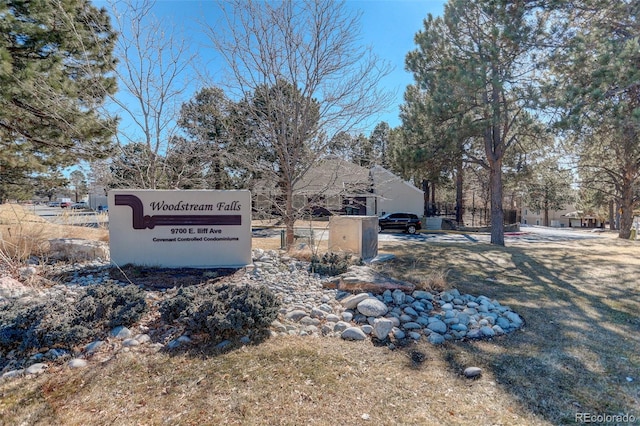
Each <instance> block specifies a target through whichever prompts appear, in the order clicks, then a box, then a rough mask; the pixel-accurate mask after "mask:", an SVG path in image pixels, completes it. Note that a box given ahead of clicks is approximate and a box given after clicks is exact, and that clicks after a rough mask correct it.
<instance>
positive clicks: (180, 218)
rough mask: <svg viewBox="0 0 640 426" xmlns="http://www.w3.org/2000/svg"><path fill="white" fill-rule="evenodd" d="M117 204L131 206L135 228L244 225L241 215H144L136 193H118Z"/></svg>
mask: <svg viewBox="0 0 640 426" xmlns="http://www.w3.org/2000/svg"><path fill="white" fill-rule="evenodd" d="M114 198H115V205H116V206H129V207H131V212H132V216H133V229H146V228H149V229H153V228H155V227H156V226H176V225H196V226H197V225H242V216H240V215H161V214H158V215H154V216H149V215H146V216H145V215H144V206H143V205H142V201H140V198H138V197H136V196H135V195H116V196H115V197H114Z"/></svg>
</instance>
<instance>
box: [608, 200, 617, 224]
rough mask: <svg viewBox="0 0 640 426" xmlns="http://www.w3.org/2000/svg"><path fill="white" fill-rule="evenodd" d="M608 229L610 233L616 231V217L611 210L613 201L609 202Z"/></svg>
mask: <svg viewBox="0 0 640 426" xmlns="http://www.w3.org/2000/svg"><path fill="white" fill-rule="evenodd" d="M609 229H610V230H612V231H613V230H615V229H616V216H615V210H614V208H613V200H610V201H609Z"/></svg>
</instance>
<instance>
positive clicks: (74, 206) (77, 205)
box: [71, 201, 89, 209]
mask: <svg viewBox="0 0 640 426" xmlns="http://www.w3.org/2000/svg"><path fill="white" fill-rule="evenodd" d="M71 208H72V209H88V208H89V204H87V202H86V201H80V202H77V203H73V204H72V205H71Z"/></svg>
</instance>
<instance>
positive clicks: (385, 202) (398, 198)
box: [252, 156, 424, 216]
mask: <svg viewBox="0 0 640 426" xmlns="http://www.w3.org/2000/svg"><path fill="white" fill-rule="evenodd" d="M252 192H253V195H254V201H253V203H254V206H253V207H254V210H255V211H256V212H257V213H261V212H262V213H264V212H273V210H274V209H273V205H272V203H273V202H274V200H277V199H278V193H279V190H278V189H277V188H276V186H275V184H274V183H273V182H260V183H258V185H256V187H255V188H254V189H253V190H252ZM423 203H424V193H423V192H422V190H420V189H418V188H416V187H415V186H413V185H411V184H410V183H409V182H406V181H404V180H402V179H401V178H400V177H398V176H396V175H394V174H393V173H392V172H390V171H388V170H386V169H385V168H383V167H381V166H373V167H372V168H366V167H362V166H358V165H357V164H353V163H350V162H348V161H345V160H343V159H341V158H338V157H336V156H330V157H327V158H325V159H323V160H322V161H320V162H319V163H318V164H317V165H315V166H314V167H312V168H310V169H309V170H308V171H307V172H306V173H305V174H304V176H303V177H302V178H301V179H300V180H299V181H298V182H296V184H295V186H294V195H293V207H294V208H296V209H303V208H305V209H307V210H308V211H307V212H308V213H311V214H314V215H330V214H343V215H368V216H380V215H382V214H383V213H391V212H406V213H415V214H417V215H419V216H422V213H423V209H424V207H423Z"/></svg>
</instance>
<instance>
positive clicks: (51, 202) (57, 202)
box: [47, 201, 60, 207]
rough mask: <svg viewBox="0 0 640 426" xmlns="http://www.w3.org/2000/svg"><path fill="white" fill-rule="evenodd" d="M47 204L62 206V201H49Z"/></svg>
mask: <svg viewBox="0 0 640 426" xmlns="http://www.w3.org/2000/svg"><path fill="white" fill-rule="evenodd" d="M47 206H49V207H60V201H49V202H48V203H47Z"/></svg>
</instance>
